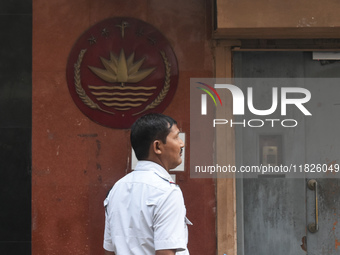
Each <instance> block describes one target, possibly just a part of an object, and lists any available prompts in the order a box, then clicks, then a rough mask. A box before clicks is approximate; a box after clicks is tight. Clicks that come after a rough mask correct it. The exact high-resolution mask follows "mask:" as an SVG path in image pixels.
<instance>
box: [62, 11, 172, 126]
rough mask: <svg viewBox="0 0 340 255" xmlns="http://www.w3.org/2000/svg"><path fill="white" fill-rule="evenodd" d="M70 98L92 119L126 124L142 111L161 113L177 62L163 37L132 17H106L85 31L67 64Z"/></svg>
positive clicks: (170, 90) (168, 97)
mask: <svg viewBox="0 0 340 255" xmlns="http://www.w3.org/2000/svg"><path fill="white" fill-rule="evenodd" d="M66 74H67V83H68V87H69V91H70V94H71V96H72V98H73V101H74V102H75V104H76V105H77V106H78V108H79V109H80V110H81V111H82V112H83V113H84V114H85V115H86V116H87V117H89V118H90V119H91V120H93V121H95V122H97V123H99V124H101V125H104V126H107V127H111V128H121V129H125V128H130V126H131V125H132V123H133V122H134V121H135V120H136V119H137V118H138V117H140V116H142V115H144V114H146V113H149V112H158V113H160V112H163V111H164V109H165V108H166V107H167V106H168V105H169V103H170V102H171V100H172V98H173V96H174V94H175V92H176V88H177V82H178V66H177V59H176V56H175V53H174V51H173V50H172V48H171V46H170V44H169V42H168V41H167V39H166V38H165V37H164V36H163V35H162V34H161V33H160V32H159V31H158V30H157V29H156V28H155V27H153V26H151V25H150V24H148V23H146V22H144V21H141V20H137V19H134V18H125V17H119V18H110V19H106V20H104V21H101V22H99V23H97V24H95V25H94V26H92V27H91V28H89V29H88V30H87V31H85V32H84V33H83V34H82V35H81V36H80V37H79V39H78V40H77V42H76V44H75V45H74V47H73V49H72V51H71V53H70V56H69V59H68V63H67V71H66Z"/></svg>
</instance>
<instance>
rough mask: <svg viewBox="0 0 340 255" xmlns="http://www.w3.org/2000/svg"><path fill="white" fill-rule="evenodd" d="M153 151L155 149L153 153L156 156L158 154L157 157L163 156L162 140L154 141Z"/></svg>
mask: <svg viewBox="0 0 340 255" xmlns="http://www.w3.org/2000/svg"><path fill="white" fill-rule="evenodd" d="M152 149H153V152H154V153H155V154H157V155H160V154H162V141H160V140H155V141H153V143H152Z"/></svg>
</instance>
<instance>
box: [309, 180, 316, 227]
mask: <svg viewBox="0 0 340 255" xmlns="http://www.w3.org/2000/svg"><path fill="white" fill-rule="evenodd" d="M307 186H308V188H309V189H310V190H314V194H315V222H313V223H309V224H308V230H309V232H311V233H315V232H317V231H318V230H319V207H318V182H317V181H316V180H314V179H310V180H309V181H308V184H307Z"/></svg>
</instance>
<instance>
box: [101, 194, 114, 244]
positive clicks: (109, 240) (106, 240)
mask: <svg viewBox="0 0 340 255" xmlns="http://www.w3.org/2000/svg"><path fill="white" fill-rule="evenodd" d="M108 202H109V200H108V198H106V199H105V201H104V208H105V229H104V244H103V248H104V249H105V250H107V251H114V247H113V244H112V238H111V228H110V222H109V217H108V214H107V210H106V207H107V206H108Z"/></svg>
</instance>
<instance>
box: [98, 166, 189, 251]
mask: <svg viewBox="0 0 340 255" xmlns="http://www.w3.org/2000/svg"><path fill="white" fill-rule="evenodd" d="M104 206H105V211H106V213H105V232H104V245H103V246H104V249H105V250H108V251H113V252H115V254H116V255H144V254H145V255H151V254H155V250H165V249H176V250H177V253H176V254H181V255H182V254H183V255H184V254H185V255H187V254H189V251H188V250H187V242H188V230H187V224H191V222H190V221H189V220H188V219H187V218H186V209H185V205H184V199H183V195H182V191H181V190H180V188H179V187H178V186H177V185H176V184H175V183H174V182H173V181H172V178H171V176H170V175H169V173H168V172H167V171H166V170H165V169H164V168H163V167H161V166H160V165H158V164H156V163H154V162H151V161H139V162H138V163H137V165H136V168H135V170H134V171H133V172H131V173H129V174H128V175H126V176H125V177H123V178H122V179H120V180H119V181H118V182H117V183H116V184H115V185H114V186H113V188H112V189H111V191H110V193H109V195H108V196H107V198H106V199H105V201H104Z"/></svg>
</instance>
